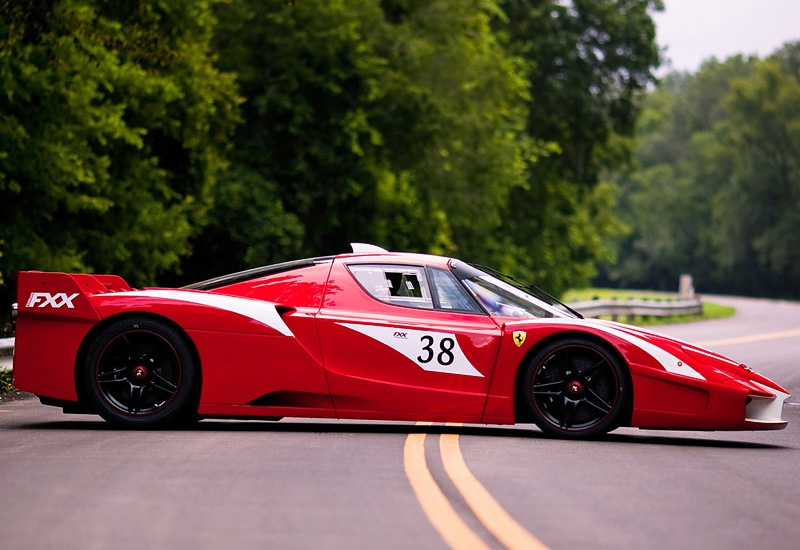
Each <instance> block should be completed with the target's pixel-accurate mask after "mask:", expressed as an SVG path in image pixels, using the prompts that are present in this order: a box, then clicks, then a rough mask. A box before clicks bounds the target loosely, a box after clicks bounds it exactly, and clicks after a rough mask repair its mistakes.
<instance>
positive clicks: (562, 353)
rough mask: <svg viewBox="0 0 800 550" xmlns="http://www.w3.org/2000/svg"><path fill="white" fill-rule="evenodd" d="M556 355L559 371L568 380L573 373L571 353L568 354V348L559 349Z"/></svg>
mask: <svg viewBox="0 0 800 550" xmlns="http://www.w3.org/2000/svg"><path fill="white" fill-rule="evenodd" d="M555 357H556V361H558V371H559V373H560V374H561V378H563V379H565V380H566V379H567V378H569V377H570V376H571V375H572V361H570V359H569V355H567V350H566V349H561V350H559V351H558V352H557V353H556V355H555Z"/></svg>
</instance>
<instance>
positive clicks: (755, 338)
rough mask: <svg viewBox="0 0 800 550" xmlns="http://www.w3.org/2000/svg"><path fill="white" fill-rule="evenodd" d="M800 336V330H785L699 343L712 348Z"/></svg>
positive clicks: (698, 343)
mask: <svg viewBox="0 0 800 550" xmlns="http://www.w3.org/2000/svg"><path fill="white" fill-rule="evenodd" d="M796 336H800V330H783V331H780V332H767V333H764V334H751V335H749V336H738V337H736V338H722V339H720V340H708V341H706V342H697V345H698V346H702V347H704V348H710V347H714V346H732V345H734V344H750V343H752V342H763V341H765V340H777V339H779V338H794V337H796Z"/></svg>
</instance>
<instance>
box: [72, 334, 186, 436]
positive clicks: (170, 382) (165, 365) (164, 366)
mask: <svg viewBox="0 0 800 550" xmlns="http://www.w3.org/2000/svg"><path fill="white" fill-rule="evenodd" d="M84 383H85V388H86V389H87V391H88V394H89V397H90V398H91V400H92V403H93V404H94V405H95V407H96V409H97V412H98V413H99V414H100V416H102V417H103V418H105V419H106V420H107V421H109V422H111V423H112V424H116V425H119V426H128V427H138V428H150V427H162V426H168V425H172V424H175V423H177V422H178V421H181V420H186V419H189V418H190V417H191V416H193V415H194V414H195V413H196V409H197V403H196V396H197V391H196V389H197V384H198V372H197V366H196V364H195V360H194V357H193V355H192V353H191V350H190V348H189V346H188V345H187V344H186V341H185V339H184V337H183V335H182V334H180V333H179V332H178V331H177V330H175V329H174V328H172V327H171V326H170V325H168V324H166V323H164V322H161V321H158V320H156V319H150V318H128V319H123V320H120V321H117V322H116V323H113V324H111V325H109V326H108V327H107V328H106V329H105V330H103V331H102V332H101V333H100V335H99V336H98V337H97V338H96V339H95V340H94V342H93V343H92V345H91V347H90V348H89V352H88V354H87V360H86V364H85V368H84Z"/></svg>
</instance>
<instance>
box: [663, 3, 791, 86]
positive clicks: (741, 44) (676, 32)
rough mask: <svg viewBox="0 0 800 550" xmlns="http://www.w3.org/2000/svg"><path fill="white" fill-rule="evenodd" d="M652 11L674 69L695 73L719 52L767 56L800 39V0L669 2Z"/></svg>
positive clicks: (720, 55) (721, 57)
mask: <svg viewBox="0 0 800 550" xmlns="http://www.w3.org/2000/svg"><path fill="white" fill-rule="evenodd" d="M664 6H665V8H666V9H665V11H664V12H661V13H656V14H654V15H653V20H654V21H655V23H656V32H657V35H656V36H657V38H656V41H657V42H658V45H659V46H661V47H662V48H663V47H664V46H666V47H667V50H666V52H665V57H666V58H667V59H668V60H669V61H668V63H671V65H670V64H665V66H663V67H662V68H661V69H660V70H659V71H658V74H659V75H663V74H666V73H667V72H669V71H670V70H675V71H689V72H696V71H697V70H698V69H699V68H700V65H701V64H702V62H703V61H705V60H707V59H709V58H710V57H712V56H715V57H716V58H717V60H719V61H723V60H725V59H727V58H728V57H730V56H731V55H735V54H737V53H742V54H745V55H758V56H759V57H761V58H763V57H766V56H768V55H769V54H771V53H772V52H774V51H775V50H777V49H778V48H780V47H781V46H782V45H783V44H784V43H785V42H789V41H798V40H800V0H664Z"/></svg>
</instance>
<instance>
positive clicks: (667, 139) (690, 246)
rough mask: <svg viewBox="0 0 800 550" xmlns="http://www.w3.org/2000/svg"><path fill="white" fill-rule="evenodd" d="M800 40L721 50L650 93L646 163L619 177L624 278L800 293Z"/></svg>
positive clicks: (616, 273)
mask: <svg viewBox="0 0 800 550" xmlns="http://www.w3.org/2000/svg"><path fill="white" fill-rule="evenodd" d="M798 67H800V48H798V46H797V44H789V45H787V46H785V47H784V48H782V49H781V50H779V51H778V52H777V53H776V54H775V55H773V56H771V57H770V58H768V59H766V60H760V59H758V58H749V59H744V58H743V57H741V56H734V57H731V58H729V59H728V60H726V61H724V62H717V61H716V60H711V61H709V62H707V63H705V64H704V65H703V66H702V67H701V69H700V71H699V72H698V73H697V74H693V75H670V76H669V77H668V78H667V79H666V80H665V82H664V83H663V85H662V86H661V87H660V88H659V89H656V90H655V91H653V92H652V93H650V94H649V95H648V97H647V98H646V100H645V102H644V116H643V117H642V119H641V121H640V125H639V131H638V134H639V135H638V155H637V158H638V162H639V165H638V169H637V170H635V171H633V172H632V173H630V174H628V175H627V176H625V177H623V178H621V180H620V181H621V187H622V190H623V193H622V201H621V209H620V215H621V217H622V218H623V219H624V220H625V221H626V222H627V223H628V224H629V225H630V226H631V227H632V228H633V231H632V233H631V235H630V236H629V237H628V238H626V239H624V240H623V241H622V242H621V247H620V257H622V258H624V261H622V262H621V263H620V265H618V266H616V267H614V268H609V271H608V273H609V274H610V276H611V277H612V278H615V279H616V280H617V281H619V282H622V283H626V284H632V285H641V286H650V287H656V288H674V286H675V284H676V281H677V278H678V275H679V274H680V273H681V272H688V273H692V274H693V275H695V279H696V281H697V283H696V284H697V286H698V288H701V289H703V290H704V291H707V292H729V293H739V294H746V295H760V296H784V297H797V296H800V294H798V290H797V289H796V285H795V284H794V281H796V280H797V277H798V276H799V275H800V254H798V253H797V251H796V250H795V247H793V246H792V241H791V237H792V236H793V235H795V234H797V232H798V231H800V216H799V215H798V212H800V107H798V105H800V79H799V78H800V74H798V69H797V68H798Z"/></svg>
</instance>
